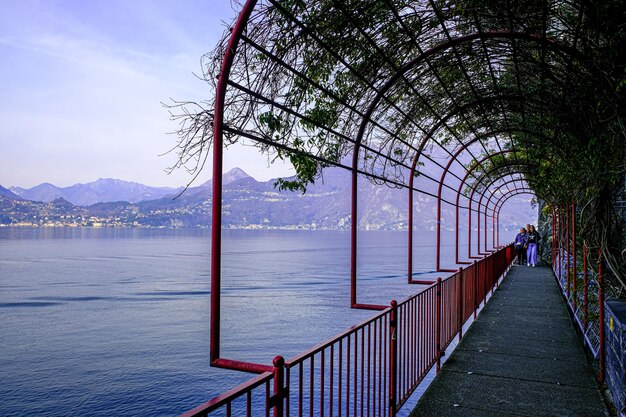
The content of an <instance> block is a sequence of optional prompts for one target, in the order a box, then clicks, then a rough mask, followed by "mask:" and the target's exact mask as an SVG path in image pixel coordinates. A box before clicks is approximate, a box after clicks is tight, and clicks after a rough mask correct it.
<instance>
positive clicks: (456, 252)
mask: <svg viewBox="0 0 626 417" xmlns="http://www.w3.org/2000/svg"><path fill="white" fill-rule="evenodd" d="M499 168H501V167H500V166H499V167H496V168H494V169H492V170H490V171H488V172H485V173H483V175H482V176H481V177H480V179H479V180H477V182H476V183H475V184H474V186H473V188H472V190H473V191H475V187H476V185H478V184H480V183H481V182H482V179H484V178H485V177H486V176H489V175H490V174H491V173H492V172H493V171H495V170H496V169H499ZM506 175H510V173H506ZM468 176H469V174H466V175H465V178H463V180H462V181H461V183H460V184H459V187H458V189H457V195H456V204H455V206H456V210H455V216H456V219H455V222H456V224H457V225H458V222H459V200H460V198H461V194H462V193H461V190H462V189H463V186H464V185H465V181H466V180H467V178H468ZM473 194H474V193H473V192H472V195H471V196H470V197H469V198H468V200H469V204H468V212H469V213H470V215H469V216H468V243H467V256H468V258H469V259H478V258H477V257H474V256H472V253H471V243H472V234H471V230H472V223H471V212H472V207H471V202H472V199H473ZM458 232H459V228H458V226H457V227H456V235H455V236H456V242H457V244H456V249H455V256H456V257H455V261H456V263H457V264H466V263H467V262H464V261H459V247H458V246H459V245H458V240H459V235H458Z"/></svg>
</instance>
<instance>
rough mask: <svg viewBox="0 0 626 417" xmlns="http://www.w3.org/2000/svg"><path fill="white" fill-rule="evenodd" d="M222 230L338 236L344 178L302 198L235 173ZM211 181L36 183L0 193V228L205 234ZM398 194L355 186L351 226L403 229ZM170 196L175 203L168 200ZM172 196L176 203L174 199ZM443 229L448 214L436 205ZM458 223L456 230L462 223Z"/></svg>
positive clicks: (330, 173)
mask: <svg viewBox="0 0 626 417" xmlns="http://www.w3.org/2000/svg"><path fill="white" fill-rule="evenodd" d="M222 181H223V214H222V221H223V225H224V227H231V228H272V227H278V228H303V229H346V228H348V227H349V226H350V223H351V215H350V173H349V172H348V171H345V170H342V169H340V168H329V169H326V170H325V171H324V173H323V177H322V178H320V179H319V180H318V181H316V183H315V184H312V185H310V186H309V187H308V188H307V192H306V193H305V194H302V193H300V192H286V191H285V192H281V191H278V190H277V189H276V188H275V187H274V182H275V180H270V181H265V182H260V181H256V180H255V179H254V178H252V177H251V176H249V175H248V174H246V173H245V172H244V171H243V170H241V169H240V168H235V169H233V170H231V171H229V172H227V173H226V174H224V176H223V180H222ZM211 187H212V181H207V182H205V183H204V184H201V185H199V186H197V187H192V188H189V189H187V190H185V192H184V193H182V194H181V195H180V196H179V194H180V193H181V191H182V190H183V189H182V188H167V187H149V186H146V185H143V184H138V183H133V182H127V181H121V180H115V179H99V180H97V181H94V182H91V183H87V184H76V185H73V186H71V187H65V188H60V187H56V186H54V185H52V184H47V183H46V184H41V185H38V186H36V187H33V188H30V189H23V188H19V187H10V188H9V189H6V188H4V187H1V186H0V224H5V225H7V224H8V225H11V224H12V225H23V226H27V225H40V226H43V225H47V226H118V227H129V226H144V227H210V224H211V206H212V188H211ZM407 194H408V193H407V191H406V190H400V189H395V188H390V187H385V186H377V185H374V184H371V183H370V182H369V181H368V180H366V179H363V180H361V181H359V227H360V228H363V229H374V230H381V229H382V230H401V229H406V228H407V222H408V218H407V206H408V195H407ZM176 196H178V197H176ZM175 197H176V198H175ZM415 197H416V201H415V211H416V213H417V215H416V216H415V218H416V228H418V229H421V230H434V228H435V227H436V220H437V219H436V200H435V199H434V198H432V197H429V196H425V195H422V194H416V195H415ZM525 206H527V207H524V208H522V209H521V210H522V211H521V212H520V209H519V208H518V209H517V211H513V212H511V213H509V212H507V211H503V213H502V215H501V221H500V224H501V226H506V225H507V224H508V223H509V222H510V223H511V224H512V227H515V225H516V221H518V219H519V218H527V219H530V220H532V219H536V216H537V214H536V212H534V210H532V209H531V208H530V206H529V205H525ZM442 216H443V218H444V222H443V226H444V229H451V227H450V226H451V225H453V224H454V212H453V210H452V209H451V207H450V206H448V205H445V204H444V205H443V207H442ZM462 224H464V223H462Z"/></svg>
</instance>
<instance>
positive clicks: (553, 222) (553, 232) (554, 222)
mask: <svg viewBox="0 0 626 417" xmlns="http://www.w3.org/2000/svg"><path fill="white" fill-rule="evenodd" d="M555 245H556V213H555V211H554V208H553V209H552V270H553V271H554V270H555V269H556V268H555V267H556V246H555Z"/></svg>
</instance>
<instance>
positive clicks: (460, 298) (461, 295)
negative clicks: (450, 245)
mask: <svg viewBox="0 0 626 417" xmlns="http://www.w3.org/2000/svg"><path fill="white" fill-rule="evenodd" d="M464 276H465V271H463V268H462V267H461V268H459V285H458V287H459V290H458V292H457V304H458V309H457V314H458V315H459V342H460V341H461V339H462V338H463V300H464V299H465V297H464V293H465V286H464V285H463V277H464Z"/></svg>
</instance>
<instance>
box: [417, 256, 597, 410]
mask: <svg viewBox="0 0 626 417" xmlns="http://www.w3.org/2000/svg"><path fill="white" fill-rule="evenodd" d="M608 415H609V414H608V412H607V411H606V407H605V405H604V403H603V401H602V398H601V394H600V391H599V390H598V388H597V386H596V383H595V380H594V375H593V372H592V370H591V368H590V367H589V366H588V364H587V359H586V356H585V353H584V351H583V347H582V345H581V342H580V341H579V339H578V336H577V335H576V332H575V330H574V327H573V325H572V322H571V321H570V318H569V315H568V313H567V307H566V306H565V303H564V301H563V299H562V298H561V295H560V293H559V289H558V286H557V284H556V281H555V279H554V276H553V275H552V272H551V271H550V269H548V268H530V267H527V266H521V267H513V268H512V269H511V271H510V272H509V274H508V275H507V277H506V278H505V279H504V282H503V283H502V284H501V285H500V288H499V289H498V290H497V291H496V292H495V293H494V296H493V298H492V299H491V300H490V301H489V302H488V303H487V306H486V307H485V308H484V310H483V311H482V312H481V314H480V315H479V316H478V319H477V320H476V322H474V324H473V325H472V326H471V328H470V329H469V331H468V332H467V334H465V335H464V336H463V339H462V341H461V342H460V343H459V345H458V346H457V348H456V350H455V351H454V352H453V354H452V355H451V356H450V358H449V359H448V360H447V361H446V363H445V364H444V365H443V367H442V369H441V372H440V373H439V375H438V376H437V377H436V378H435V380H434V381H433V383H432V384H431V385H430V387H428V389H427V390H426V392H425V393H424V395H423V396H422V398H421V399H420V401H419V402H418V404H417V406H416V407H415V409H414V410H413V412H412V413H411V416H437V417H441V416H455V417H456V416H472V417H474V416H489V417H492V416H493V417H496V416H608Z"/></svg>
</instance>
